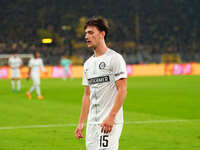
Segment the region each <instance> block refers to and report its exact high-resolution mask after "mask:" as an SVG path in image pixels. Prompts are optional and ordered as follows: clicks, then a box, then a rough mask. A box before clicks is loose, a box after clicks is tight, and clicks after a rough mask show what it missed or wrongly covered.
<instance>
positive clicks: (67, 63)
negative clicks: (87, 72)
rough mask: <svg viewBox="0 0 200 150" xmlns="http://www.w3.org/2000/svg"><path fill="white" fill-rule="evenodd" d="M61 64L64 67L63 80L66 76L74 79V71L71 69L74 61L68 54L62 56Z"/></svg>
mask: <svg viewBox="0 0 200 150" xmlns="http://www.w3.org/2000/svg"><path fill="white" fill-rule="evenodd" d="M60 64H61V66H63V67H64V69H63V80H66V78H67V77H68V76H69V77H70V78H71V79H72V73H71V70H70V67H71V64H72V62H71V61H70V60H69V59H67V57H66V56H62V58H61V60H60Z"/></svg>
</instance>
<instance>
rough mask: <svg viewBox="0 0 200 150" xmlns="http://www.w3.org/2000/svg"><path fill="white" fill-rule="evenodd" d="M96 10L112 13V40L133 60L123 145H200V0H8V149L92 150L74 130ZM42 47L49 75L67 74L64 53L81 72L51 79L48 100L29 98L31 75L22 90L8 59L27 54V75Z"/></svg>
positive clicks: (150, 148) (137, 148) (0, 136)
mask: <svg viewBox="0 0 200 150" xmlns="http://www.w3.org/2000/svg"><path fill="white" fill-rule="evenodd" d="M93 16H102V17H104V18H106V19H107V20H108V21H109V23H110V27H111V28H110V33H109V35H108V45H109V46H110V47H111V48H112V49H114V50H116V51H117V52H119V53H121V54H122V55H123V57H124V59H125V60H126V62H127V64H128V65H127V71H128V74H129V78H128V97H127V100H126V101H125V106H124V107H125V109H124V111H125V120H126V121H127V122H126V124H125V127H124V131H123V133H122V137H121V142H120V149H122V150H169V149H170V150H199V149H200V144H199V143H200V140H199V139H200V129H199V126H200V121H199V115H200V111H199V105H200V101H199V97H200V95H199V94H200V93H199V90H200V77H199V76H198V75H200V1H199V0H130V1H125V0H118V1H116V0H99V1H93V0H84V1H81V0H39V1H38V0H12V1H9V0H0V79H1V78H4V80H0V150H64V149H70V150H78V149H80V150H82V149H84V141H83V140H82V141H80V142H79V141H77V140H75V138H74V135H73V133H74V128H75V125H74V123H77V121H78V118H79V113H80V105H81V96H82V91H83V88H82V87H81V79H80V77H81V76H82V65H83V63H84V61H85V60H86V59H87V58H88V57H89V56H90V55H91V54H92V50H90V49H88V48H87V45H86V44H85V42H84V29H83V26H84V24H85V22H86V21H87V19H88V18H90V17H93ZM45 39H46V41H45ZM35 50H37V51H39V52H40V53H41V57H42V58H43V60H44V64H45V65H46V68H47V71H48V74H42V77H43V78H60V77H61V74H62V73H61V70H62V68H61V67H60V59H61V57H62V56H67V57H68V58H70V59H71V61H72V75H73V77H74V78H76V77H77V79H74V80H67V81H65V82H63V81H62V80H61V79H43V81H42V92H43V93H44V97H45V100H44V101H41V102H38V101H36V100H33V101H28V100H27V99H26V97H25V92H26V90H27V89H28V88H29V87H30V85H31V82H27V81H26V80H22V91H21V92H20V93H17V94H16V93H15V94H13V93H12V92H11V87H10V80H8V79H9V78H10V69H9V67H8V66H7V65H8V62H7V60H8V57H9V56H10V55H11V54H12V53H13V52H16V51H17V53H18V54H20V56H21V57H22V58H23V61H24V67H23V68H22V69H21V73H22V77H23V78H25V77H26V74H27V67H26V66H27V63H28V60H29V58H30V56H31V54H32V53H33V51H35ZM172 75H176V76H172ZM177 75H181V76H177ZM182 75H185V76H182ZM192 75H196V76H192ZM131 76H149V77H131ZM154 76H156V77H154ZM162 76H163V77H162ZM55 89H58V90H55ZM61 127H62V128H61Z"/></svg>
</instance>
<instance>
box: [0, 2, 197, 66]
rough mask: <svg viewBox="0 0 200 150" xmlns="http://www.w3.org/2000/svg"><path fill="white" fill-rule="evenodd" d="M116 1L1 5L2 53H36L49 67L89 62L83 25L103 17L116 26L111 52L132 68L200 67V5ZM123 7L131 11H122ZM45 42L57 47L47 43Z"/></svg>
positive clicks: (5, 3) (111, 38)
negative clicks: (69, 61)
mask: <svg viewBox="0 0 200 150" xmlns="http://www.w3.org/2000/svg"><path fill="white" fill-rule="evenodd" d="M113 2H114V0H110V1H106V0H102V1H100V2H96V3H92V2H91V1H88V2H86V3H85V4H81V1H80V4H81V5H80V6H79V5H77V2H74V1H72V0H69V1H67V2H66V1H64V0H61V1H56V0H51V1H48V2H47V1H46V0H41V1H39V2H37V1H34V0H29V1H26V0H17V2H16V3H15V4H13V3H12V2H11V1H1V2H0V7H1V9H0V14H1V15H0V18H1V24H0V31H1V34H0V54H11V53H12V52H13V51H16V50H17V51H18V53H21V54H26V53H28V54H29V53H32V52H33V51H34V50H37V51H40V53H41V56H42V57H43V58H44V63H45V64H51V65H57V64H59V62H60V58H61V56H63V55H67V56H71V57H73V58H78V59H79V60H80V59H81V60H82V62H84V60H85V59H86V58H87V57H88V56H89V55H88V53H90V50H88V48H87V47H86V45H85V44H84V33H83V24H84V23H85V21H86V20H87V18H88V17H92V16H103V17H105V18H107V19H108V21H109V22H110V24H111V26H112V30H111V31H110V34H109V37H108V38H109V41H111V42H110V43H109V44H110V47H111V48H113V49H115V50H117V51H119V52H120V53H121V54H122V55H123V56H124V58H125V60H126V62H127V63H128V64H141V63H142V64H144V63H162V62H164V63H168V62H175V63H180V62H182V63H184V62H200V42H199V40H200V35H199V33H200V32H199V31H200V28H199V25H200V19H199V18H200V15H199V14H200V12H199V11H200V10H199V9H198V6H199V4H200V1H198V0H194V1H184V0H167V1H159V0H152V1H143V2H142V3H141V2H140V1H131V2H130V3H124V1H123V0H121V1H119V2H118V3H116V2H115V7H113V5H111V4H112V3H113ZM68 3H70V5H68ZM85 6H87V7H85ZM96 6H98V7H96ZM100 6H101V7H100ZM147 6H148V7H147ZM94 7H96V8H97V9H95V10H94V9H92V8H94ZM121 8H126V9H123V11H118V10H120V9H121ZM88 10H90V11H88ZM78 12H81V14H79V13H78ZM86 16H87V17H86ZM46 37H48V38H52V39H53V41H54V42H53V43H52V44H42V43H41V39H42V38H46ZM78 63H81V62H80V61H77V64H78Z"/></svg>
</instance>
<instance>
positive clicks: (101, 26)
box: [84, 17, 109, 40]
mask: <svg viewBox="0 0 200 150" xmlns="http://www.w3.org/2000/svg"><path fill="white" fill-rule="evenodd" d="M88 26H95V27H96V28H97V29H98V30H99V31H101V32H102V31H104V32H105V37H104V39H105V40H106V38H107V35H108V30H109V25H108V22H107V20H105V19H103V18H101V17H98V18H97V17H93V18H91V19H89V20H88V21H87V22H86V24H85V26H84V29H86V28H87V27H88Z"/></svg>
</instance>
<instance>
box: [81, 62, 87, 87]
mask: <svg viewBox="0 0 200 150" xmlns="http://www.w3.org/2000/svg"><path fill="white" fill-rule="evenodd" d="M82 85H85V86H87V85H88V80H87V76H86V71H85V65H84V69H83V78H82Z"/></svg>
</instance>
